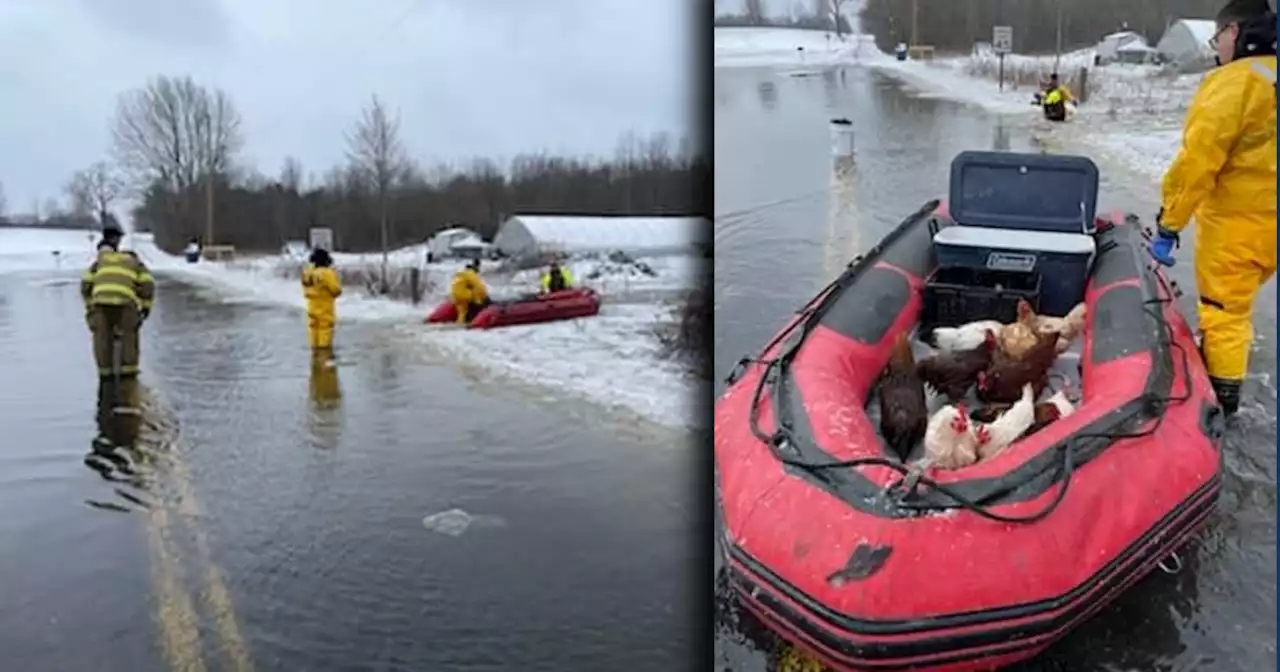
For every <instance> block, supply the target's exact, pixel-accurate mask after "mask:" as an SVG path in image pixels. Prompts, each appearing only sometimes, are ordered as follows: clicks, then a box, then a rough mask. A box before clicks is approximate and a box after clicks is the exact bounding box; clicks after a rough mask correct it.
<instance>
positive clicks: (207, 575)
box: [139, 390, 254, 672]
mask: <svg viewBox="0 0 1280 672" xmlns="http://www.w3.org/2000/svg"><path fill="white" fill-rule="evenodd" d="M140 391H141V390H140ZM148 392H149V391H148ZM146 396H148V397H150V398H151V401H152V402H153V403H151V404H150V406H151V408H150V410H151V411H152V417H151V418H148V420H150V423H149V424H150V425H151V429H152V430H153V431H155V432H156V433H157V434H159V435H158V436H155V437H154V438H155V439H156V440H157V441H156V443H159V444H161V445H163V446H164V447H165V448H167V449H165V450H162V451H161V452H160V455H159V457H161V458H162V460H163V461H164V462H166V463H167V465H168V469H167V470H166V471H167V472H168V474H169V476H170V479H168V480H169V481H170V484H171V485H172V486H173V488H174V490H175V493H176V494H177V496H178V502H177V507H176V509H173V508H172V506H171V505H170V504H169V503H167V502H165V501H162V503H161V504H160V505H159V506H155V507H153V508H152V509H151V514H150V515H149V516H148V517H147V522H148V526H147V528H148V529H147V531H148V537H149V538H150V541H151V551H152V553H151V555H152V566H153V572H152V574H153V579H154V581H155V582H156V584H157V585H156V595H157V600H156V620H157V621H158V622H159V625H160V636H161V642H162V646H163V649H164V652H165V659H166V661H167V662H168V664H169V667H170V669H172V670H174V672H204V671H205V661H204V657H203V651H202V647H201V643H200V636H199V619H198V617H197V615H196V611H195V609H194V608H193V606H192V601H191V599H190V597H189V596H188V595H187V592H186V591H185V590H184V589H183V586H182V580H181V579H182V573H181V572H180V571H179V568H180V567H181V566H182V564H183V563H181V562H180V559H179V556H178V553H177V552H176V551H177V544H176V543H174V540H173V538H172V532H173V529H174V525H173V521H172V520H171V519H170V514H176V515H177V517H178V519H179V520H181V521H183V522H185V523H186V528H187V530H188V531H189V532H190V533H191V535H192V537H194V539H195V546H196V548H195V554H196V556H197V557H196V558H195V560H196V561H197V562H199V563H200V564H201V565H202V566H203V568H204V572H203V575H202V578H203V586H202V590H201V591H200V596H201V598H202V602H203V604H204V606H206V607H207V608H208V609H209V611H210V612H212V613H211V614H210V616H211V617H212V621H213V632H214V634H215V636H216V639H217V640H218V641H217V644H218V646H217V647H216V650H217V651H219V652H220V653H222V654H223V655H224V656H225V658H226V662H227V663H228V664H229V667H228V668H226V669H229V670H233V671H234V672H253V669H254V666H253V660H252V658H251V657H250V655H249V647H248V646H247V645H246V644H245V640H244V637H243V636H242V635H241V631H240V625H239V622H238V621H237V619H236V612H235V607H234V605H233V604H232V600H231V591H230V590H229V589H228V588H227V582H226V579H225V573H224V572H223V571H222V569H221V568H220V567H218V566H217V565H216V564H215V563H214V562H213V558H212V555H211V554H210V552H209V540H208V537H207V535H205V533H204V530H203V528H202V527H201V526H200V503H199V501H198V500H197V499H196V494H195V489H194V487H192V484H191V472H190V470H189V469H188V468H187V465H186V462H185V461H184V460H183V455H182V450H181V448H180V446H179V442H178V440H177V439H178V436H177V431H176V427H174V422H173V418H172V413H171V412H170V411H169V410H168V409H164V408H161V407H160V405H159V404H158V403H157V400H156V398H155V396H154V395H152V394H146ZM139 401H141V400H139ZM139 406H141V404H139ZM156 415H161V416H165V417H156ZM166 430H167V431H166ZM148 457H151V456H148Z"/></svg>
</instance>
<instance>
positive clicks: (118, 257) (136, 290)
mask: <svg viewBox="0 0 1280 672" xmlns="http://www.w3.org/2000/svg"><path fill="white" fill-rule="evenodd" d="M155 291H156V283H155V279H154V278H152V277H151V272H150V271H148V270H147V266H146V264H143V263H142V260H141V259H139V258H138V255H136V254H134V253H133V252H129V251H119V250H112V249H109V248H106V249H102V250H99V251H98V258H97V259H94V260H93V263H92V264H90V265H89V268H88V269H86V270H85V272H84V275H83V276H82V277H81V278H80V295H81V296H82V297H84V303H85V307H86V308H92V307H93V306H130V305H131V306H134V307H136V308H138V309H140V310H151V302H152V301H153V300H154V299H155Z"/></svg>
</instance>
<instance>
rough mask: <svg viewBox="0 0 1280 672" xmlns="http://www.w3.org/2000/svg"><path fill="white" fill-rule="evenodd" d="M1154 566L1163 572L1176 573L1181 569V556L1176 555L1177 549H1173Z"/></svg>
mask: <svg viewBox="0 0 1280 672" xmlns="http://www.w3.org/2000/svg"><path fill="white" fill-rule="evenodd" d="M1166 563H1167V564H1166ZM1156 567H1159V568H1160V571H1162V572H1164V573H1165V574H1177V573H1178V572H1180V571H1182V556H1180V555H1178V552H1177V551H1174V552H1172V553H1170V554H1169V555H1167V556H1165V557H1164V559H1162V560H1161V561H1160V562H1158V563H1156Z"/></svg>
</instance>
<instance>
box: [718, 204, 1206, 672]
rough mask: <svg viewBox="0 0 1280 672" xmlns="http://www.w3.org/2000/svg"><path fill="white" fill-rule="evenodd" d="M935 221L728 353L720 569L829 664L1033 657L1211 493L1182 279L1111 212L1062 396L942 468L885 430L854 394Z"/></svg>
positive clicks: (1197, 513) (1129, 219)
mask: <svg viewBox="0 0 1280 672" xmlns="http://www.w3.org/2000/svg"><path fill="white" fill-rule="evenodd" d="M953 187H954V184H953ZM955 193H956V192H955V190H954V188H953V194H955ZM951 224H952V223H951V222H950V221H949V215H948V208H947V207H946V206H944V205H943V204H942V203H941V202H939V201H932V202H930V203H928V204H926V205H925V206H924V207H923V208H921V209H920V210H919V211H917V212H916V213H914V214H912V215H911V216H910V217H908V218H907V219H906V220H905V221H903V222H902V223H901V224H900V225H899V226H898V227H897V228H896V229H895V230H894V231H893V232H891V233H890V234H889V235H888V236H887V237H886V238H885V239H884V240H883V241H882V242H881V243H880V244H879V245H878V246H877V247H876V248H874V249H872V250H871V251H870V252H868V253H867V254H866V255H865V256H863V257H859V258H858V259H855V260H854V262H853V263H851V264H850V266H849V267H848V268H847V269H846V271H845V272H844V273H843V274H842V275H841V276H840V277H839V278H837V279H836V280H835V281H834V282H833V283H832V284H831V285H830V286H828V287H827V288H826V289H825V290H823V291H822V292H820V293H819V295H818V296H817V297H815V298H814V299H813V300H812V301H811V302H809V304H807V305H806V306H805V307H804V308H803V309H802V310H801V311H800V313H799V316H798V317H796V318H795V319H794V320H792V321H791V323H790V324H788V325H787V326H786V327H784V329H783V330H782V331H781V332H780V333H779V334H778V335H777V336H776V337H775V338H774V339H773V340H772V341H771V342H770V343H769V344H768V345H767V346H766V347H765V348H764V350H763V351H762V353H761V354H760V355H759V357H757V358H753V359H749V360H744V361H743V362H741V363H740V364H739V366H738V368H737V369H735V371H734V373H733V374H732V375H731V376H730V380H729V382H730V386H729V387H728V389H727V391H726V392H725V393H724V394H723V396H722V397H721V398H720V399H719V400H718V402H717V405H716V409H715V459H716V471H717V480H718V483H717V488H718V495H719V505H720V506H721V514H722V520H723V522H724V526H723V529H724V538H723V539H722V550H723V551H724V552H725V554H726V556H727V561H726V566H727V568H728V574H729V576H728V579H729V583H730V585H731V586H732V587H733V588H734V590H735V593H736V594H737V597H738V600H739V602H740V603H741V604H743V605H744V606H745V607H746V608H747V609H748V610H750V611H751V612H753V613H754V614H755V615H757V616H758V617H759V618H760V619H761V620H762V621H763V622H764V623H765V624H766V625H767V626H768V627H770V628H771V629H773V630H774V631H776V632H777V633H779V634H780V635H782V636H783V637H784V638H785V639H787V640H789V641H791V642H792V643H794V644H796V645H797V646H799V647H800V648H802V649H804V650H806V651H807V652H809V653H810V654H812V655H814V656H815V657H817V658H818V659H820V660H822V661H823V662H824V663H825V664H827V665H828V666H830V667H832V668H834V669H836V670H859V671H861V670H906V669H912V670H945V671H948V672H960V671H977V670H990V669H995V668H997V667H1000V666H1003V665H1008V664H1011V663H1014V662H1017V661H1020V660H1024V659H1027V658H1031V657H1033V656H1034V655H1036V654H1037V653H1039V652H1040V651H1042V650H1043V649H1045V648H1046V647H1047V646H1048V645H1050V644H1051V643H1053V642H1054V641H1056V640H1058V639H1059V638H1061V637H1062V636H1063V635H1064V634H1065V633H1066V632H1068V631H1069V630H1070V629H1072V628H1073V627H1075V626H1077V625H1079V624H1080V623H1081V622H1083V621H1084V620H1085V619H1087V618H1089V617H1090V616H1091V615H1092V614H1094V613H1095V612H1097V611H1098V610H1100V609H1101V608H1103V607H1104V606H1106V605H1107V604H1108V603H1110V602H1111V601H1113V600H1114V599H1115V598H1116V597H1117V596H1118V595H1119V594H1120V592H1122V591H1123V590H1124V589H1126V588H1128V587H1129V586H1131V585H1132V584H1134V583H1135V582H1137V581H1138V580H1139V579H1141V578H1142V577H1143V576H1145V575H1146V574H1148V573H1150V572H1151V571H1152V570H1153V569H1154V568H1156V567H1157V566H1159V565H1161V563H1162V562H1164V561H1166V560H1167V559H1169V558H1171V557H1172V558H1176V557H1177V556H1176V555H1173V554H1174V553H1175V551H1176V550H1177V549H1178V548H1179V547H1180V546H1181V545H1183V544H1184V543H1185V542H1187V541H1188V540H1189V538H1190V537H1191V536H1192V535H1194V534H1195V533H1196V532H1197V531H1198V529H1199V528H1200V527H1201V526H1202V525H1203V524H1204V522H1205V521H1206V519H1207V517H1208V516H1209V514H1210V512H1211V511H1212V509H1213V507H1214V505H1215V502H1216V499H1217V495H1218V491H1219V486H1220V480H1221V475H1220V474H1221V452H1220V448H1219V441H1220V438H1221V432H1222V428H1223V424H1222V419H1221V414H1220V408H1219V407H1218V406H1217V403H1216V400H1215V398H1214V396H1213V392H1212V388H1211V387H1210V385H1209V380H1208V376H1207V374H1206V372H1205V369H1204V366H1203V363H1202V361H1201V360H1200V358H1199V357H1198V356H1197V355H1196V345H1195V341H1194V336H1193V334H1192V332H1191V329H1190V328H1189V326H1188V324H1187V322H1186V320H1185V319H1184V318H1183V316H1182V315H1181V314H1180V313H1179V312H1178V309H1177V307H1176V304H1175V298H1176V295H1178V294H1180V292H1179V290H1178V289H1177V288H1176V286H1175V285H1173V284H1172V283H1171V282H1170V281H1169V280H1168V279H1167V278H1166V277H1165V276H1164V275H1163V273H1162V272H1161V271H1160V270H1159V269H1157V268H1154V265H1151V264H1149V263H1148V262H1149V261H1150V260H1149V258H1148V257H1147V255H1146V249H1145V245H1144V240H1145V234H1144V232H1143V231H1142V229H1141V223H1140V222H1139V221H1138V219H1137V218H1136V217H1133V216H1125V215H1122V214H1114V215H1110V216H1106V217H1101V218H1096V220H1095V226H1093V227H1089V228H1091V229H1093V230H1094V231H1093V232H1092V233H1091V235H1092V237H1093V239H1094V242H1095V243H1096V256H1094V258H1093V261H1092V264H1091V267H1090V268H1089V270H1088V275H1087V285H1086V286H1085V291H1084V297H1083V298H1084V301H1085V302H1086V304H1087V306H1088V316H1087V320H1086V326H1085V331H1084V333H1083V335H1082V339H1083V349H1082V351H1081V356H1080V371H1079V375H1080V379H1081V382H1082V388H1083V389H1082V398H1081V400H1080V404H1079V405H1078V407H1077V409H1076V411H1075V413H1073V414H1072V415H1069V416H1066V417H1064V418H1061V419H1059V420H1057V421H1055V422H1054V423H1052V424H1051V425H1049V426H1048V427H1046V428H1044V429H1042V430H1040V431H1038V432H1036V433H1034V434H1031V435H1029V436H1026V437H1024V438H1023V439H1021V440H1020V441H1018V442H1016V443H1014V444H1013V445H1011V446H1010V447H1008V448H1006V449H1005V450H1004V451H1003V452H1001V453H999V454H998V455H997V456H995V457H994V458H992V459H990V460H983V461H980V462H978V463H977V464H974V465H972V466H969V467H965V468H961V469H956V470H937V469H932V468H930V469H928V470H926V471H924V472H920V471H918V470H913V469H912V468H911V467H910V465H908V464H904V463H903V462H902V461H901V459H900V458H898V457H897V456H896V455H895V454H894V453H893V452H892V451H890V450H888V449H887V448H886V446H885V445H884V442H883V439H882V438H881V437H880V435H879V433H878V431H877V428H876V426H875V425H874V423H873V422H872V421H871V419H869V417H868V413H867V403H868V401H869V400H870V397H871V395H872V394H873V392H872V389H873V386H874V384H875V382H876V379H877V378H878V376H879V373H880V371H881V370H882V369H883V368H884V366H885V364H886V363H887V362H888V359H889V357H890V354H891V349H892V344H893V341H894V339H895V337H896V336H897V335H898V334H899V333H902V332H904V331H910V330H912V329H914V328H915V327H916V326H917V323H918V322H919V320H920V318H921V315H922V305H923V303H924V301H923V299H922V295H923V291H922V290H923V288H924V286H925V283H926V280H927V279H928V278H930V277H931V275H932V274H933V273H934V272H935V271H936V270H937V268H938V266H937V255H936V254H935V250H934V234H935V233H937V232H939V231H940V230H943V229H945V228H946V227H947V226H949V225H951ZM1059 314H1060V313H1059Z"/></svg>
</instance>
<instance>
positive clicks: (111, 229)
mask: <svg viewBox="0 0 1280 672" xmlns="http://www.w3.org/2000/svg"><path fill="white" fill-rule="evenodd" d="M123 236H124V229H122V228H120V225H119V224H117V223H116V222H115V221H114V220H110V219H109V220H107V223H106V224H103V225H102V237H103V238H122V237H123Z"/></svg>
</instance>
